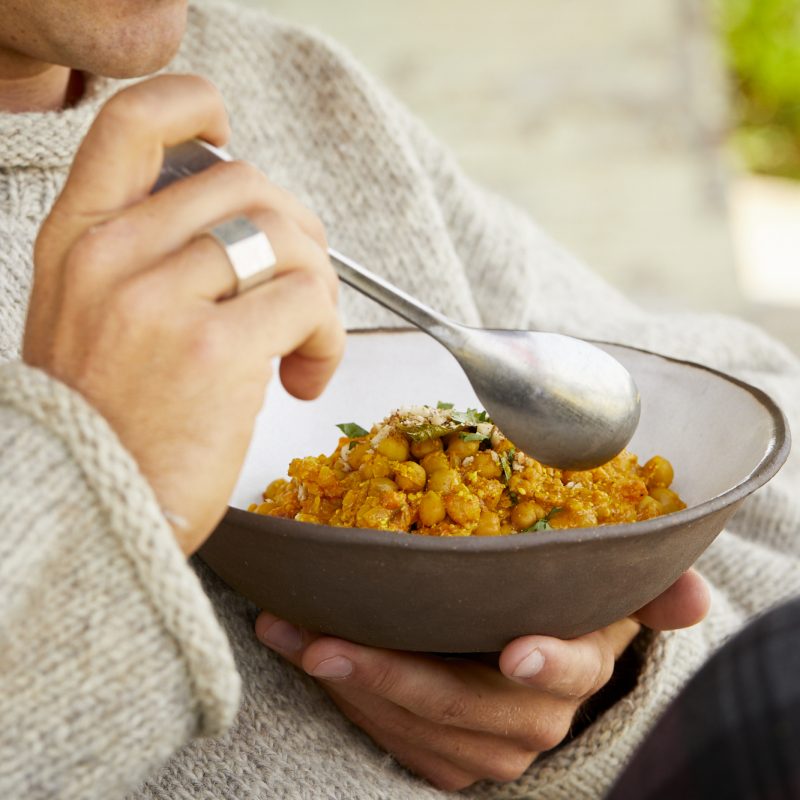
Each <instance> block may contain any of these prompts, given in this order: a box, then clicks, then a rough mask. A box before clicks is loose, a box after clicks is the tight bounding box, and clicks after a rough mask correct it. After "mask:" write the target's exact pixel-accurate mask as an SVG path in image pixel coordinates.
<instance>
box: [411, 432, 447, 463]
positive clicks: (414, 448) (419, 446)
mask: <svg viewBox="0 0 800 800" xmlns="http://www.w3.org/2000/svg"><path fill="white" fill-rule="evenodd" d="M442 447H443V445H442V440H441V439H440V438H439V437H438V436H436V437H435V438H433V439H424V440H423V441H421V442H411V455H412V456H414V458H416V459H419V460H420V461H421V460H422V459H423V458H424V457H425V456H427V455H428V453H436V452H439V451H441V450H442Z"/></svg>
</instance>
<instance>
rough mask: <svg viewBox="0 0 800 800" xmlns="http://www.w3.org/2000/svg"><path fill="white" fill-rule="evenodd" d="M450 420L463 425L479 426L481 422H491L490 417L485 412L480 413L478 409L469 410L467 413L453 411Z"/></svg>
mask: <svg viewBox="0 0 800 800" xmlns="http://www.w3.org/2000/svg"><path fill="white" fill-rule="evenodd" d="M450 418H451V419H452V420H453V421H454V422H460V423H461V424H462V425H467V426H471V425H478V424H479V423H481V422H491V420H490V419H489V415H488V414H487V413H486V412H485V411H478V410H477V409H476V408H468V409H467V410H466V411H453V413H452V414H450Z"/></svg>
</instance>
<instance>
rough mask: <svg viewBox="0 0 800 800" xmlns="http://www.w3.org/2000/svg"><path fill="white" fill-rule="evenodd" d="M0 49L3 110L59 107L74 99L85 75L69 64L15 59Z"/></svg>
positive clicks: (0, 97)
mask: <svg viewBox="0 0 800 800" xmlns="http://www.w3.org/2000/svg"><path fill="white" fill-rule="evenodd" d="M8 56H9V54H7V53H3V52H2V50H0V111H6V112H8V111H10V112H12V113H18V112H21V111H56V110H58V109H61V108H66V107H67V106H70V105H72V104H73V103H75V102H76V101H77V100H78V99H79V98H80V95H81V93H82V91H83V78H82V76H81V74H80V73H78V72H73V71H72V70H71V69H70V68H69V67H62V66H58V65H55V64H42V63H41V62H38V63H37V62H34V61H32V60H28V59H25V60H21V61H20V60H16V63H14V61H13V60H12V59H11V58H9V57H8Z"/></svg>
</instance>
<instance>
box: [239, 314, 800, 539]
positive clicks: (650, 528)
mask: <svg viewBox="0 0 800 800" xmlns="http://www.w3.org/2000/svg"><path fill="white" fill-rule="evenodd" d="M493 330H502V329H497V328H495V329H493ZM508 330H513V329H508ZM386 333H391V334H395V333H398V334H404V333H415V334H419V335H421V336H426V335H427V334H425V333H424V332H423V331H420V330H418V329H417V328H410V327H405V326H404V327H397V328H387V327H381V328H353V329H348V331H347V335H348V336H351V335H356V336H364V335H370V334H372V335H374V334H386ZM576 338H580V337H576ZM584 341H587V342H589V343H590V344H595V345H600V346H604V345H607V346H609V347H619V348H622V349H624V350H632V351H635V352H639V353H644V354H645V355H649V356H655V357H657V358H660V359H663V360H665V361H670V362H672V363H675V364H682V365H685V366H689V367H693V368H695V369H701V370H703V371H705V372H709V373H711V374H712V375H716V376H718V377H720V378H722V379H723V380H725V381H728V382H729V383H733V384H735V385H736V386H739V387H740V388H742V389H744V390H745V391H746V392H748V393H749V394H750V395H752V396H753V397H754V398H755V400H756V401H757V402H758V403H759V404H760V405H761V406H762V407H763V408H765V409H766V410H767V412H768V413H769V415H770V418H771V420H772V424H773V432H772V436H771V437H770V440H769V442H768V444H767V448H766V451H765V453H764V455H763V456H762V458H761V460H760V461H759V463H758V464H757V465H756V466H755V468H754V469H753V470H752V471H751V472H750V474H749V475H748V476H747V477H746V478H745V479H744V480H743V481H740V482H739V483H737V484H736V485H735V486H732V487H731V488H729V489H726V490H725V491H724V492H722V493H721V494H718V495H716V496H715V497H712V498H711V499H709V500H705V501H704V502H702V503H698V504H697V505H696V506H691V507H689V508H685V509H683V510H681V511H675V512H673V513H671V514H666V515H664V516H661V517H655V518H653V519H649V520H643V521H641V522H626V523H618V524H616V525H598V526H594V527H588V528H551V529H549V530H544V531H536V532H531V533H529V534H526V533H517V534H514V535H513V536H421V535H420V534H418V533H410V532H406V531H383V530H373V529H371V528H346V527H338V526H333V525H320V524H317V523H315V522H299V521H297V520H293V519H286V518H284V517H267V516H264V515H263V514H256V513H254V512H251V511H246V510H244V509H241V508H235V507H233V506H228V510H227V512H226V514H225V516H224V517H223V522H230V523H233V524H235V525H237V526H238V527H241V526H244V527H247V528H256V529H261V530H264V529H265V527H266V528H270V529H271V531H270V532H272V533H278V532H279V531H276V530H275V527H276V523H277V526H278V527H279V528H281V531H280V533H281V534H282V535H291V534H292V532H294V531H302V533H303V538H304V539H306V540H309V541H312V542H319V543H336V544H339V545H340V544H347V545H348V546H365V547H367V546H368V547H374V546H375V545H376V544H382V545H384V546H385V547H387V548H400V549H407V548H408V547H409V546H410V545H412V543H413V546H414V549H415V550H420V549H421V550H430V551H434V552H436V551H446V552H450V551H452V550H453V549H458V550H462V551H465V552H500V551H505V550H519V549H523V548H526V547H527V546H530V547H534V546H535V547H541V546H544V545H560V544H568V543H574V544H578V543H579V542H586V541H587V540H594V539H598V538H601V537H602V538H603V539H624V538H629V537H638V536H646V535H651V534H656V533H659V532H661V531H664V530H666V529H669V528H672V527H673V526H675V525H681V524H691V523H693V522H695V521H696V520H698V519H700V518H703V517H706V516H708V515H709V514H712V513H715V512H717V511H721V510H722V509H724V508H727V507H729V506H731V505H733V504H734V503H736V502H738V501H740V500H743V499H744V498H745V497H747V496H748V495H749V494H752V493H753V492H754V491H755V490H756V489H759V488H760V487H762V486H763V485H764V484H765V483H767V482H768V481H769V480H770V479H771V478H772V477H774V476H775V474H776V473H777V472H778V471H779V470H780V468H781V467H782V466H783V464H784V463H785V462H786V459H787V458H788V457H789V451H790V450H791V442H792V440H791V433H790V429H789V421H788V419H787V418H786V415H785V414H784V413H783V411H782V410H781V408H780V406H778V404H777V403H776V402H775V401H774V400H773V399H772V397H771V396H770V395H769V394H768V393H767V392H765V391H764V390H762V389H759V388H757V387H755V386H753V385H752V384H749V383H747V382H746V381H743V380H741V379H739V378H736V377H734V376H733V375H729V374H728V373H726V372H723V371H721V370H718V369H714V368H713V367H709V366H707V365H705V364H700V363H698V362H696V361H689V360H687V359H681V358H675V357H673V356H668V355H664V354H662V353H655V352H653V351H652V350H647V349H645V348H642V347H635V346H632V345H627V344H622V343H619V342H608V341H603V340H598V339H585V340H584ZM576 533H577V534H578V535H576Z"/></svg>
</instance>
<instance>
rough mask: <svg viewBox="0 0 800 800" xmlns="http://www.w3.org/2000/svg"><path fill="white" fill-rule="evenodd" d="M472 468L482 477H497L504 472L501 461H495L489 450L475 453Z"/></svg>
mask: <svg viewBox="0 0 800 800" xmlns="http://www.w3.org/2000/svg"><path fill="white" fill-rule="evenodd" d="M471 469H474V470H475V472H477V473H478V475H480V476H481V478H495V479H497V478H499V477H500V475H502V473H503V470H502V468H501V467H500V462H499V461H495V459H494V457H493V456H492V454H491V452H489V451H488V450H482V451H481V452H479V453H475V460H474V461H473V462H472V465H471Z"/></svg>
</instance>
